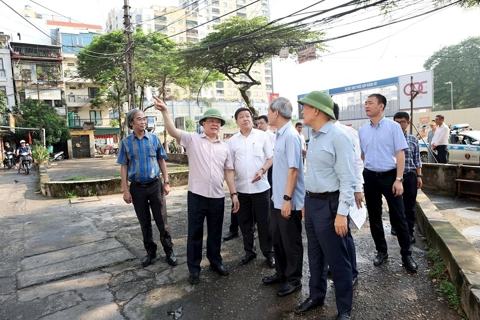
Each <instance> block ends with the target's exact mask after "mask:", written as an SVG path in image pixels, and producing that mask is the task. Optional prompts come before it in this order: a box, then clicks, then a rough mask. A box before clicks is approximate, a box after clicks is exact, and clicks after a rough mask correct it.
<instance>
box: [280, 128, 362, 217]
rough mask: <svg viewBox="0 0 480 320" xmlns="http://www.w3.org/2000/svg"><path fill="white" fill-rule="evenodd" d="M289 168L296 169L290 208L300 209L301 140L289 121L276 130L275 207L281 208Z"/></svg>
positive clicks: (302, 186) (302, 184)
mask: <svg viewBox="0 0 480 320" xmlns="http://www.w3.org/2000/svg"><path fill="white" fill-rule="evenodd" d="M352 159H353V157H352ZM289 168H296V169H298V180H297V185H296V187H295V189H294V191H293V195H291V197H292V200H291V202H292V210H301V209H302V208H303V203H304V201H305V178H304V176H303V156H302V141H301V140H300V135H299V134H298V132H297V130H295V128H294V127H293V125H292V123H291V122H287V123H286V124H285V125H284V126H283V127H282V128H280V130H278V131H277V139H276V141H275V151H274V153H273V177H272V185H273V186H272V189H273V194H272V201H273V205H274V208H275V209H281V208H282V204H283V196H284V195H285V188H286V187H287V173H288V169H289Z"/></svg>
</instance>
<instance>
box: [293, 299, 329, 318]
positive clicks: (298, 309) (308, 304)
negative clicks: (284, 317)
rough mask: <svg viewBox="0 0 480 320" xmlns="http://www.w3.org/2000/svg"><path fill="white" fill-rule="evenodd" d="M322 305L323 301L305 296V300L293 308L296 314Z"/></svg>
mask: <svg viewBox="0 0 480 320" xmlns="http://www.w3.org/2000/svg"><path fill="white" fill-rule="evenodd" d="M322 305H323V302H320V301H313V300H312V299H310V298H307V300H305V301H304V302H303V303H302V304H301V305H299V306H298V307H296V308H295V313H298V314H302V313H306V312H308V311H310V310H313V309H315V308H316V307H319V306H322Z"/></svg>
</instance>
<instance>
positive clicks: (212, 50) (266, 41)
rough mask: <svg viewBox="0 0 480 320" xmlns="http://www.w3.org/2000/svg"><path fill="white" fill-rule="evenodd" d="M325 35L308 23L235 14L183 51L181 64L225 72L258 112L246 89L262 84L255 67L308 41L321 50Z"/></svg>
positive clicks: (244, 98) (247, 102) (293, 51)
mask: <svg viewBox="0 0 480 320" xmlns="http://www.w3.org/2000/svg"><path fill="white" fill-rule="evenodd" d="M323 35H324V34H323V33H322V32H320V31H311V30H310V29H309V28H307V27H306V26H305V25H299V26H286V25H280V24H275V23H269V22H268V20H267V18H266V17H255V18H252V19H246V18H241V17H232V18H230V19H228V20H227V21H225V22H223V23H221V24H219V25H217V26H215V27H214V31H213V32H212V33H210V34H208V35H207V36H206V37H205V38H204V39H203V40H202V41H200V42H199V43H198V44H195V45H193V46H191V47H189V48H186V49H185V50H183V51H181V55H182V57H183V61H182V64H183V65H188V66H194V67H197V68H206V69H208V70H216V71H218V72H220V73H221V74H223V75H224V76H225V77H227V78H228V79H229V80H230V81H232V82H233V83H234V84H235V85H236V86H237V88H238V90H239V91H240V94H241V95H242V98H243V100H244V101H245V103H246V105H247V106H248V107H249V108H250V109H251V110H252V111H253V112H254V113H255V109H254V108H253V107H252V104H251V102H250V98H249V96H248V93H247V91H248V90H249V89H250V88H251V87H252V86H255V85H260V84H262V81H263V79H260V78H259V76H258V75H255V74H253V72H252V68H253V66H254V65H255V64H256V63H262V62H265V61H266V60H267V59H270V58H272V57H275V56H277V55H278V54H279V52H280V50H281V49H282V48H288V50H289V52H290V53H292V54H295V53H296V52H297V48H299V47H300V46H302V45H304V44H306V43H308V42H312V43H315V44H314V46H315V48H316V50H317V52H318V51H321V50H323V49H324V46H323V45H322V44H320V43H319V42H318V41H319V40H320V39H321V38H322V36H323Z"/></svg>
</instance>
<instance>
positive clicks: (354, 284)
mask: <svg viewBox="0 0 480 320" xmlns="http://www.w3.org/2000/svg"><path fill="white" fill-rule="evenodd" d="M357 280H358V277H355V278H353V279H352V288H355V286H356V285H357Z"/></svg>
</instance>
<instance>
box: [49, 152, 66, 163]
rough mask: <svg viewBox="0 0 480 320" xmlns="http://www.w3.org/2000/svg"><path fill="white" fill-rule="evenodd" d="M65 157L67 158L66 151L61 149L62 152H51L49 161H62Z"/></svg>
mask: <svg viewBox="0 0 480 320" xmlns="http://www.w3.org/2000/svg"><path fill="white" fill-rule="evenodd" d="M63 159H65V153H64V152H63V151H60V152H55V153H51V154H50V159H49V161H50V162H52V161H60V160H63Z"/></svg>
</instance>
